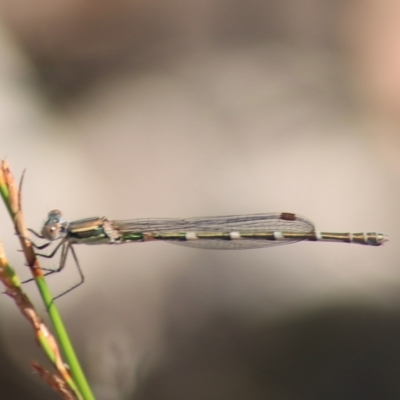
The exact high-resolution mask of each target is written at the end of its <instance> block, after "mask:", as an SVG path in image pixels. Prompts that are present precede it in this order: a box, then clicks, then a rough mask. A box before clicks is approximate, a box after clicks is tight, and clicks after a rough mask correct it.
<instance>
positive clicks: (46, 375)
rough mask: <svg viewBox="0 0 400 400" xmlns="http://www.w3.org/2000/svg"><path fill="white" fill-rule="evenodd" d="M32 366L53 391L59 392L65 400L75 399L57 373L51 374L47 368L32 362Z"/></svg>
mask: <svg viewBox="0 0 400 400" xmlns="http://www.w3.org/2000/svg"><path fill="white" fill-rule="evenodd" d="M32 368H33V369H34V370H35V371H36V372H37V373H38V374H39V375H40V376H41V377H42V378H43V380H44V381H46V382H47V384H48V385H49V386H50V387H51V388H53V389H54V390H55V391H57V392H59V393H60V394H61V395H62V396H63V398H64V399H65V400H75V399H76V397H75V396H74V394H73V393H71V391H70V390H69V389H68V387H67V386H66V384H65V381H64V380H62V379H60V378H59V377H58V376H57V375H54V374H52V373H51V372H50V371H48V370H47V369H45V368H43V367H42V366H40V365H39V364H37V363H32Z"/></svg>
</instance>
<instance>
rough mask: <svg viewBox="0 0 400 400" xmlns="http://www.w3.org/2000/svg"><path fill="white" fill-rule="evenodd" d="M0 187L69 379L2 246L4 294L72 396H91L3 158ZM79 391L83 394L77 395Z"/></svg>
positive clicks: (1, 274) (0, 266)
mask: <svg viewBox="0 0 400 400" xmlns="http://www.w3.org/2000/svg"><path fill="white" fill-rule="evenodd" d="M4 187H6V189H8V191H7V190H6V192H7V193H4ZM0 190H1V191H2V197H3V199H4V200H5V203H6V205H7V208H8V210H9V212H10V214H11V217H12V219H13V221H14V225H15V229H16V232H17V234H18V235H19V239H20V241H21V246H22V250H23V252H24V255H25V258H26V261H27V263H28V265H29V267H30V269H31V272H32V274H33V277H34V279H35V282H36V284H37V286H38V288H39V291H40V293H41V295H42V298H43V301H44V303H45V305H46V308H47V309H48V311H49V314H50V318H51V320H52V321H53V325H54V326H55V328H56V331H57V334H58V336H59V339H60V341H61V343H62V344H63V348H64V351H65V354H66V355H67V359H68V362H69V364H70V365H71V364H72V366H71V371H72V374H73V375H74V379H72V377H71V374H70V372H69V370H68V369H67V368H66V367H65V364H64V362H63V361H62V359H61V356H60V351H59V349H58V346H57V342H56V340H55V339H54V337H53V336H52V335H51V334H50V332H49V330H48V329H47V327H46V326H45V325H44V323H43V321H42V320H41V318H40V317H39V316H38V315H37V313H36V311H35V309H34V307H33V305H32V304H31V303H30V301H29V299H28V298H27V296H26V295H25V294H24V293H23V292H22V290H21V287H20V285H19V282H18V283H16V281H15V278H16V277H15V274H14V272H13V270H12V269H11V267H9V265H8V263H7V260H6V258H5V256H4V252H3V251H2V249H0V250H1V254H0V262H2V265H0V269H1V273H0V279H2V280H3V277H4V280H3V282H4V284H5V285H6V287H7V291H6V292H7V294H8V295H10V296H11V297H12V298H13V299H14V301H15V302H16V304H17V305H18V307H19V308H20V310H21V312H22V313H23V315H25V317H26V318H27V319H28V320H29V321H30V322H31V324H32V325H33V327H34V329H35V332H36V336H37V339H38V341H39V343H40V344H41V346H42V347H43V349H44V351H45V352H46V354H47V355H48V357H49V358H50V360H51V361H52V362H53V364H54V365H55V367H56V368H57V370H58V372H59V373H60V375H61V376H62V378H63V379H64V381H65V382H66V383H67V384H68V386H69V387H70V388H71V389H72V390H73V391H74V393H75V398H78V399H83V398H84V399H94V397H93V395H92V393H91V390H90V388H89V386H88V384H87V382H86V379H85V378H84V375H83V372H82V371H81V369H80V365H79V362H78V361H77V359H76V356H75V353H74V351H73V348H72V345H71V343H70V341H69V338H68V335H67V333H66V331H65V328H64V326H63V323H62V320H61V317H60V315H59V314H58V311H57V308H56V307H55V305H54V303H53V299H52V296H51V293H50V291H49V289H48V287H47V284H46V282H45V280H44V277H43V272H42V270H41V268H40V265H39V262H38V260H37V259H36V256H35V253H34V251H33V247H32V245H31V242H30V241H29V240H28V239H25V238H26V237H28V231H27V229H26V225H25V221H24V218H23V214H22V208H21V197H20V194H19V191H18V189H17V185H16V183H15V180H14V178H13V176H12V174H11V171H10V169H9V166H8V163H7V162H6V161H2V163H1V169H0ZM6 276H8V277H6ZM72 367H74V368H72ZM74 371H75V374H74ZM42 376H43V375H42ZM46 376H47V375H46ZM75 382H76V384H75ZM77 387H79V389H78V388H77ZM81 393H82V394H83V396H82V395H81Z"/></svg>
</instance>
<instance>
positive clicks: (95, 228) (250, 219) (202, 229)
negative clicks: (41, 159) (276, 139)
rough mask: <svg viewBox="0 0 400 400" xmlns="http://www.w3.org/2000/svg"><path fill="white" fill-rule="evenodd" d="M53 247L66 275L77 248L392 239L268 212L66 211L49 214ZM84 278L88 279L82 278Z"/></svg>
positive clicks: (45, 231)
mask: <svg viewBox="0 0 400 400" xmlns="http://www.w3.org/2000/svg"><path fill="white" fill-rule="evenodd" d="M31 232H33V233H34V234H35V235H36V236H38V237H40V238H41V239H47V240H48V242H47V243H46V244H44V245H42V246H36V245H35V247H36V248H38V249H44V248H46V247H48V246H49V245H50V244H51V243H53V242H55V241H59V243H58V244H57V246H56V247H55V249H54V250H53V251H52V252H51V253H50V254H39V255H40V256H43V257H47V258H51V257H53V256H54V255H55V254H56V253H57V252H58V250H59V249H60V248H61V257H60V263H59V265H58V268H57V270H55V271H57V272H58V271H61V270H62V269H63V268H64V266H65V262H66V259H67V255H68V253H69V251H71V253H72V255H73V257H74V260H75V262H76V264H77V266H78V268H79V270H80V267H79V263H78V259H77V257H76V254H75V251H74V249H73V247H72V246H73V245H74V244H79V243H83V244H92V245H93V244H123V243H131V242H132V243H134V242H149V241H160V240H161V241H165V242H169V243H174V244H180V245H185V246H190V247H197V248H203V249H254V248H260V247H270V246H274V245H280V244H287V243H293V242H298V241H301V240H309V241H331V242H344V243H358V244H365V245H372V246H380V245H381V244H382V243H384V242H386V241H387V240H388V239H387V236H386V235H384V234H382V233H376V232H368V233H329V232H317V231H316V230H315V227H314V224H313V223H312V222H311V221H309V220H308V219H306V218H304V217H301V216H299V215H296V214H292V213H268V214H253V215H230V216H224V217H206V218H190V219H134V220H127V221H114V220H110V219H107V218H105V217H95V218H87V219H81V220H78V221H73V222H67V221H65V220H64V219H63V218H62V215H61V212H60V211H58V210H53V211H51V212H50V213H49V214H48V217H47V221H46V222H45V223H44V225H43V228H42V231H41V235H39V234H38V233H36V232H35V231H32V230H31ZM81 276H82V279H83V275H82V273H81Z"/></svg>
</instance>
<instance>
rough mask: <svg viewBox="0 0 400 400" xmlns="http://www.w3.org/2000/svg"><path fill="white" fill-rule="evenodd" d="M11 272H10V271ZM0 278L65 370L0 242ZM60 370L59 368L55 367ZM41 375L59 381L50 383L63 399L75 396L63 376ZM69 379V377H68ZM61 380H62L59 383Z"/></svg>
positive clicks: (57, 363) (47, 379)
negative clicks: (55, 383) (54, 383)
mask: <svg viewBox="0 0 400 400" xmlns="http://www.w3.org/2000/svg"><path fill="white" fill-rule="evenodd" d="M10 272H11V273H10ZM0 280H1V281H2V282H3V284H4V285H5V286H6V294H7V295H8V296H10V297H11V298H12V299H13V300H14V301H15V304H16V305H17V307H18V308H19V310H20V311H21V313H22V314H23V315H24V316H25V318H26V319H27V320H28V321H29V322H30V323H31V325H32V327H33V329H34V331H35V334H36V339H37V340H38V342H40V343H41V345H42V347H43V349H44V350H45V352H46V354H47V355H48V357H49V358H50V359H52V361H53V363H55V364H56V365H57V366H59V364H61V369H64V370H65V366H64V364H63V363H62V360H61V357H60V355H59V352H58V348H57V344H56V343H55V340H54V338H53V336H52V335H51V334H50V333H49V331H48V329H47V327H46V325H45V324H44V322H43V321H42V319H41V318H40V316H39V315H38V314H37V312H36V310H35V308H34V306H33V304H32V303H31V301H30V300H29V298H28V296H27V295H26V294H25V293H24V292H23V291H22V288H21V286H20V283H19V280H18V279H17V277H16V275H15V274H14V271H13V270H12V268H11V267H10V266H9V264H8V262H7V259H6V257H5V254H4V249H3V246H2V244H1V243H0ZM39 369H40V370H43V368H42V367H40V366H39V365H38V364H35V370H36V371H38V372H39ZM57 369H58V370H59V371H60V368H58V367H57ZM39 374H40V375H41V377H42V378H43V379H44V380H45V381H46V382H47V383H48V384H49V382H50V381H54V382H59V383H58V385H50V386H51V387H52V388H53V389H54V390H56V391H57V392H59V393H60V394H61V395H62V396H63V397H64V399H76V398H77V397H76V396H75V395H74V394H73V393H72V392H71V390H70V389H67V382H66V380H65V377H64V379H63V378H60V377H58V376H57V375H55V374H53V373H51V372H49V371H47V374H46V376H44V375H43V374H41V373H39ZM69 379H70V378H69ZM61 382H63V383H62V384H61Z"/></svg>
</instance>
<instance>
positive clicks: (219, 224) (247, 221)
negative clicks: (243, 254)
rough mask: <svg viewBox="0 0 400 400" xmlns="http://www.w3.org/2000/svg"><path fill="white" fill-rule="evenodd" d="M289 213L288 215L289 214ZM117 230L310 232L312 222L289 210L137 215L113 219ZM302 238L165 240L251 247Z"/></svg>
mask: <svg viewBox="0 0 400 400" xmlns="http://www.w3.org/2000/svg"><path fill="white" fill-rule="evenodd" d="M287 216H290V217H291V218H288V217H287ZM112 224H113V225H114V227H115V228H116V229H117V230H119V231H120V232H123V233H124V232H125V233H128V232H145V233H150V234H152V233H161V234H166V233H186V232H194V233H200V232H247V233H252V232H254V233H257V232H258V233H259V232H293V233H299V234H301V233H304V234H307V233H311V232H313V231H314V230H315V227H314V224H313V223H312V222H311V221H309V220H307V219H306V218H304V217H301V216H298V215H295V214H288V213H268V214H252V215H229V216H222V217H201V218H189V219H137V220H130V221H112ZM300 240H302V238H301V237H299V238H295V239H285V240H284V241H276V240H266V239H235V240H224V239H198V240H190V241H177V240H166V241H168V242H169V243H173V244H178V245H182V246H189V247H195V248H203V249H252V248H260V247H269V246H276V245H280V244H287V243H293V242H297V241H300Z"/></svg>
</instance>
